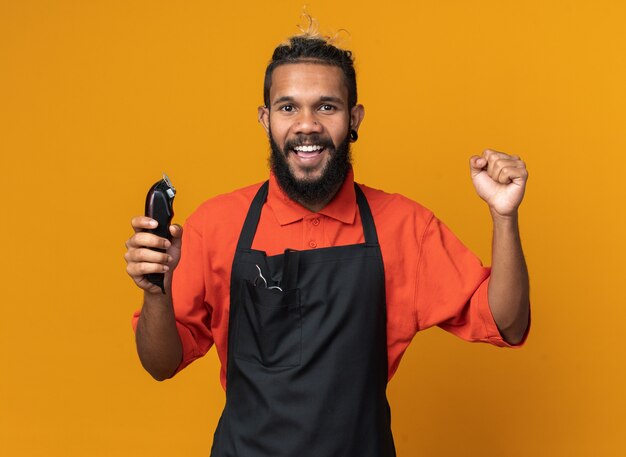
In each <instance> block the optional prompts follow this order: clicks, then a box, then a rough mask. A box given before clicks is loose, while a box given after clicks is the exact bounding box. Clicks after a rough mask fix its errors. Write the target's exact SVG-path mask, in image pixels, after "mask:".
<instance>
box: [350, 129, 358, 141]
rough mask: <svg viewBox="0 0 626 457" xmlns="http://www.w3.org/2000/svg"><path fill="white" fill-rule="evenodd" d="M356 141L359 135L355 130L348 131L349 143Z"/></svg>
mask: <svg viewBox="0 0 626 457" xmlns="http://www.w3.org/2000/svg"><path fill="white" fill-rule="evenodd" d="M358 139H359V134H358V133H356V130H354V129H350V141H351V142H353V143H354V142H355V141H356V140H358Z"/></svg>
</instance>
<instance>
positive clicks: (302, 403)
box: [211, 182, 396, 457]
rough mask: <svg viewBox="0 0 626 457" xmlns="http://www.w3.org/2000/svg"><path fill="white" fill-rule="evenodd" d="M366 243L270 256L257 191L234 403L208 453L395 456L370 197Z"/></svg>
mask: <svg viewBox="0 0 626 457" xmlns="http://www.w3.org/2000/svg"><path fill="white" fill-rule="evenodd" d="M354 187H355V190H356V196H357V203H358V206H359V211H360V214H361V220H362V223H363V232H364V237H365V243H363V244H353V245H348V246H338V247H331V248H321V249H314V250H306V251H294V250H290V249H287V250H286V251H285V253H284V254H281V255H276V256H271V257H268V256H266V255H265V252H263V251H257V250H253V249H251V247H252V241H253V239H254V235H255V232H256V228H257V225H258V222H259V218H260V216H261V209H262V207H263V205H264V203H265V200H266V198H267V191H268V183H267V182H266V183H265V184H263V185H262V186H261V188H260V189H259V191H258V193H257V194H256V196H255V197H254V200H253V201H252V204H251V206H250V209H249V211H248V215H247V217H246V220H245V223H244V226H243V230H242V231H241V234H240V237H239V242H238V244H237V252H236V253H235V258H234V261H233V269H232V275H231V283H230V298H231V300H230V314H229V318H230V320H229V325H228V361H227V367H226V380H227V386H226V406H225V407H224V411H223V413H222V417H221V418H220V421H219V424H218V426H217V430H216V431H215V438H214V441H213V448H212V450H211V456H212V457H235V456H236V457H309V456H310V457H335V456H343V457H392V456H395V455H396V454H395V449H394V444H393V438H392V435H391V415H390V410H389V404H388V402H387V396H386V388H387V339H386V302H385V274H384V270H383V261H382V255H381V251H380V247H379V245H378V237H377V235H376V228H375V226H374V221H373V218H372V213H371V211H370V208H369V205H368V204H367V200H366V198H365V196H364V195H363V193H362V191H361V189H360V188H359V187H358V186H357V185H356V184H355V186H354Z"/></svg>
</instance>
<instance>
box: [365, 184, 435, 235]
mask: <svg viewBox="0 0 626 457" xmlns="http://www.w3.org/2000/svg"><path fill="white" fill-rule="evenodd" d="M358 186H359V187H360V188H361V190H362V191H363V194H365V198H367V202H368V204H369V206H370V208H371V210H372V215H373V216H374V218H375V220H376V222H377V225H378V222H379V221H380V222H385V223H386V222H391V223H392V224H394V225H395V224H403V223H406V222H411V223H412V225H419V226H422V227H424V228H425V227H426V226H427V225H428V223H429V222H430V221H431V219H432V218H433V217H434V215H433V212H432V211H431V210H429V209H428V208H426V207H425V206H423V205H421V204H420V203H418V202H416V201H414V200H411V199H410V198H407V197H405V196H404V195H401V194H396V193H388V192H385V191H383V190H380V189H375V188H373V187H369V186H366V185H364V184H358ZM416 228H417V227H416Z"/></svg>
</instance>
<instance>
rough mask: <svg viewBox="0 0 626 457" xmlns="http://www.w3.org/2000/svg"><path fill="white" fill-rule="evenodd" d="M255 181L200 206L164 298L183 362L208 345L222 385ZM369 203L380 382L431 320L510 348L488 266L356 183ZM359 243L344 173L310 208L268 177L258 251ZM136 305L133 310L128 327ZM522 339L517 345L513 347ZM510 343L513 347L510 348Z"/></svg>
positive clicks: (404, 204) (413, 206) (420, 213)
mask: <svg viewBox="0 0 626 457" xmlns="http://www.w3.org/2000/svg"><path fill="white" fill-rule="evenodd" d="M260 186H261V184H260V183H259V184H255V185H253V186H249V187H246V188H243V189H240V190H237V191H234V192H232V193H229V194H225V195H220V196H217V197H215V198H212V199H210V200H208V201H206V202H205V203H203V204H202V205H201V206H200V207H199V208H198V209H197V210H196V211H195V212H194V213H193V214H192V215H191V216H190V217H189V219H188V220H187V222H186V223H185V229H184V232H183V247H182V254H181V260H180V263H179V265H178V267H177V268H176V270H175V272H174V279H173V283H172V295H173V303H174V311H175V316H176V322H177V327H178V333H179V334H180V339H181V342H182V346H183V360H182V362H181V364H180V366H179V367H178V371H180V370H181V369H183V368H184V367H185V366H187V365H188V364H189V363H191V362H192V361H194V360H195V359H197V358H199V357H202V356H203V355H204V354H206V352H207V351H208V350H209V348H210V347H211V346H212V345H213V344H215V346H216V348H217V353H218V356H219V359H220V361H221V363H222V370H221V373H220V377H221V382H222V386H223V387H224V388H226V361H227V351H228V319H229V303H230V272H231V267H232V263H233V258H234V255H235V249H236V246H237V240H238V239H239V233H240V231H241V228H242V226H243V222H244V219H245V217H246V214H247V212H248V208H249V206H250V203H251V202H252V199H253V198H254V195H255V194H256V192H257V190H258V189H259V187H260ZM359 186H360V187H361V189H362V190H363V192H364V194H365V196H366V198H367V201H368V203H369V205H370V208H371V211H372V214H373V217H374V223H375V224H376V231H377V233H378V239H379V242H380V246H381V251H382V255H383V262H384V266H385V288H386V294H387V348H388V362H389V371H388V376H389V379H391V377H392V376H393V374H394V373H395V371H396V369H397V368H398V364H399V363H400V359H401V358H402V355H403V354H404V351H405V350H406V348H407V347H408V345H409V343H410V342H411V339H412V338H413V336H414V335H415V333H417V332H418V331H420V330H424V329H427V328H428V327H432V326H434V325H438V326H439V327H441V328H443V329H444V330H447V331H449V332H451V333H453V334H455V335H457V336H459V337H460V338H463V339H464V340H467V341H483V342H488V343H491V344H495V345H496V346H510V345H509V344H508V343H506V342H505V341H504V340H503V339H502V337H501V335H500V333H499V331H498V328H497V327H496V324H495V322H494V320H493V317H492V315H491V310H490V308H489V304H488V301H487V287H488V283H489V273H490V269H489V268H485V267H483V266H482V265H481V263H480V261H479V260H478V259H477V258H476V256H474V254H472V252H470V251H469V250H468V249H467V248H466V247H465V246H464V245H463V244H462V243H461V242H460V241H459V240H458V239H457V238H456V237H455V236H454V234H452V232H450V230H449V229H448V228H447V227H446V226H445V225H443V224H442V223H441V222H440V221H439V220H438V219H437V218H436V217H434V215H433V213H432V212H431V211H429V210H427V209H426V208H424V207H423V206H421V205H419V204H418V203H415V202H413V201H411V200H409V199H407V198H405V197H403V196H401V195H398V194H388V193H385V192H383V191H380V190H376V189H372V188H370V187H367V186H364V185H361V184H359ZM362 242H364V238H363V229H362V226H361V217H360V215H359V211H358V207H357V203H356V195H355V192H354V180H353V174H352V171H351V172H350V173H349V175H348V177H347V178H346V181H345V183H344V184H343V186H342V187H341V189H340V190H339V192H338V193H337V195H336V196H335V198H334V199H333V200H332V201H331V202H330V203H329V204H328V205H327V206H326V207H325V208H324V209H322V210H321V211H319V212H317V213H313V212H311V211H309V210H307V209H306V208H304V207H302V206H301V205H299V204H298V203H295V202H294V201H292V200H290V199H289V198H287V196H285V195H284V194H283V193H282V191H281V189H280V188H279V187H278V184H277V182H276V180H275V178H274V176H270V187H269V194H268V197H267V202H266V204H265V206H264V207H263V210H262V213H261V219H260V221H259V226H258V229H257V232H256V236H255V238H254V243H253V245H252V248H253V249H257V250H262V251H265V252H266V253H267V254H268V255H275V254H281V253H283V252H284V250H285V249H286V248H292V249H297V250H305V249H317V248H323V247H331V246H341V245H348V244H355V243H362ZM138 317H139V312H136V313H135V315H134V316H133V327H134V328H135V329H136V326H137V319H138ZM521 344H523V343H520V345H521ZM518 346H519V345H518Z"/></svg>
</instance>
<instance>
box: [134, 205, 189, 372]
mask: <svg viewBox="0 0 626 457" xmlns="http://www.w3.org/2000/svg"><path fill="white" fill-rule="evenodd" d="M151 222H152V220H151V219H149V218H147V217H135V218H133V220H132V222H131V224H132V226H133V229H134V230H135V234H134V235H133V236H132V237H131V238H130V239H129V240H128V241H127V242H126V247H127V248H128V251H127V252H126V255H125V256H124V258H125V259H126V262H127V264H128V265H127V267H126V271H127V272H128V274H129V276H130V277H131V278H132V279H133V281H135V284H137V286H138V287H139V288H141V289H143V291H144V301H143V307H142V310H141V314H140V317H139V321H138V322H137V333H136V343H137V352H138V354H139V359H140V360H141V364H142V365H143V367H144V368H145V369H146V371H148V373H150V375H151V376H152V377H153V378H154V379H156V380H158V381H162V380H164V379H167V378H169V377H171V376H172V375H173V374H174V372H175V371H176V368H177V367H178V365H179V364H180V362H181V360H182V344H181V341H180V337H179V335H178V331H177V329H176V320H175V318H174V308H173V305H172V288H171V287H172V272H173V270H174V268H176V265H177V264H178V260H179V259H180V248H181V236H182V228H181V227H180V226H178V225H172V226H171V227H170V231H171V233H172V242H171V243H170V242H169V241H168V240H166V239H164V238H159V237H158V236H156V235H153V234H150V233H146V232H142V231H141V230H142V229H147V228H154V225H151ZM148 247H158V248H165V249H167V251H166V253H161V252H156V251H152V250H150V249H148ZM147 273H165V282H164V285H165V290H166V294H163V293H162V292H161V289H160V288H159V287H157V286H155V285H154V284H152V283H150V282H148V280H147V279H145V277H144V275H145V274H147Z"/></svg>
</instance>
